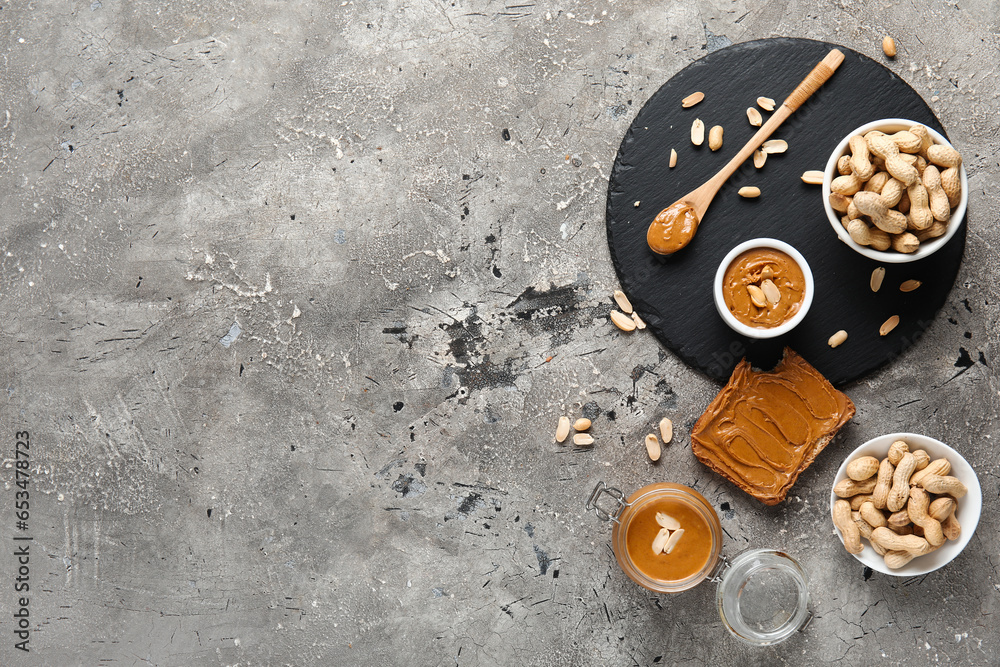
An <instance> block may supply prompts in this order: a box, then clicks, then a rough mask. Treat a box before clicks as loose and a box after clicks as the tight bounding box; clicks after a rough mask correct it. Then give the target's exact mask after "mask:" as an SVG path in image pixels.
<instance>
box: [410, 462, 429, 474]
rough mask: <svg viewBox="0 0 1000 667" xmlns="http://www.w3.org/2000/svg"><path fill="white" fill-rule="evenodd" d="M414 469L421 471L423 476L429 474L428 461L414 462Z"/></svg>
mask: <svg viewBox="0 0 1000 667" xmlns="http://www.w3.org/2000/svg"><path fill="white" fill-rule="evenodd" d="M413 469H414V470H416V471H417V472H418V473H420V476H421V477H426V476H427V464H426V463H414V464H413Z"/></svg>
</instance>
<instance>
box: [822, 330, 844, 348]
mask: <svg viewBox="0 0 1000 667" xmlns="http://www.w3.org/2000/svg"><path fill="white" fill-rule="evenodd" d="M846 340H847V332H846V331H844V330H843V329H841V330H840V331H838V332H837V333H835V334H833V335H832V336H830V340H828V341H827V345H829V346H830V347H839V346H841V345H843V344H844V341H846Z"/></svg>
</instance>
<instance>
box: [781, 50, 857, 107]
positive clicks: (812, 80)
mask: <svg viewBox="0 0 1000 667" xmlns="http://www.w3.org/2000/svg"><path fill="white" fill-rule="evenodd" d="M842 62H844V54H843V53H841V52H840V50H839V49H833V50H831V51H830V53H828V54H826V57H825V58H823V60H821V61H819V63H818V64H817V65H816V67H813V70H812V71H811V72H809V76H807V77H806V78H805V79H803V81H802V83H800V84H799V85H798V87H797V88H796V89H795V90H793V91H792V94H791V95H789V96H788V99H786V100H785V103H784V104H782V106H786V107H788V108H789V109H791V110H792V111H795V110H796V109H798V108H799V107H800V106H802V103H803V102H805V101H806V100H808V99H809V97H810V96H811V95H812V94H813V93H815V92H816V91H817V90H819V87H820V86H822V85H823V84H824V83H826V80H827V79H829V78H830V77H831V76H833V73H834V72H835V71H836V70H837V68H838V67H840V63H842Z"/></svg>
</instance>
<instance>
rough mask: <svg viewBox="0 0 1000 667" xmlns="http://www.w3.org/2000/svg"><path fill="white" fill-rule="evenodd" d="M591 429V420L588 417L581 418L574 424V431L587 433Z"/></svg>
mask: <svg viewBox="0 0 1000 667" xmlns="http://www.w3.org/2000/svg"><path fill="white" fill-rule="evenodd" d="M589 428H590V420H589V419H587V418H586V417H580V418H579V419H577V420H576V421H575V422H573V430H574V431H586V430H587V429H589Z"/></svg>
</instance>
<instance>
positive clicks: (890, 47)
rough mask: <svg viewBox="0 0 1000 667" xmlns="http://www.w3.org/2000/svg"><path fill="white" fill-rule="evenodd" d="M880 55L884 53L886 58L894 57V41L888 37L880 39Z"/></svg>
mask: <svg viewBox="0 0 1000 667" xmlns="http://www.w3.org/2000/svg"><path fill="white" fill-rule="evenodd" d="M882 53H884V54H885V55H886V57H887V58H895V57H896V40H894V39H893V38H892V37H889V35H886V36H885V37H883V38H882Z"/></svg>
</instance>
